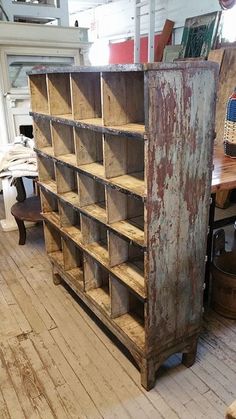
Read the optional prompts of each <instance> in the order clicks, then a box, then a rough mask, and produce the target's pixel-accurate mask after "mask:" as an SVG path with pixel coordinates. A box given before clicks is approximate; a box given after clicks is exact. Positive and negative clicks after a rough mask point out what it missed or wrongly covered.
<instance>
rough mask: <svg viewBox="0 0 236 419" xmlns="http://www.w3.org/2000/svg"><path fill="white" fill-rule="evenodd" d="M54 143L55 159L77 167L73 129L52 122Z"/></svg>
mask: <svg viewBox="0 0 236 419" xmlns="http://www.w3.org/2000/svg"><path fill="white" fill-rule="evenodd" d="M52 141H53V148H54V154H55V157H59V158H60V160H63V161H65V162H66V163H69V164H72V165H73V166H76V157H75V145H74V133H73V127H71V126H70V125H65V124H58V123H57V122H52Z"/></svg>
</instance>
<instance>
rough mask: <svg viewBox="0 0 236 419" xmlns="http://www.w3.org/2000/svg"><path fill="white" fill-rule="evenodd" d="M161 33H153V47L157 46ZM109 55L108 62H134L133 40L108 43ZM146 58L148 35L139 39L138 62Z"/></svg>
mask: <svg viewBox="0 0 236 419" xmlns="http://www.w3.org/2000/svg"><path fill="white" fill-rule="evenodd" d="M160 38H161V34H158V35H155V41H154V49H155V51H156V49H157V48H158V41H159V40H160ZM169 43H170V41H169ZM109 48H110V57H109V64H132V63H133V62H134V40H133V39H129V40H128V41H124V42H116V43H114V44H110V45H109ZM147 59H148V37H147V36H144V37H142V38H141V39H140V62H141V63H146V62H147Z"/></svg>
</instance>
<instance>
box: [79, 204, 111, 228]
mask: <svg viewBox="0 0 236 419" xmlns="http://www.w3.org/2000/svg"><path fill="white" fill-rule="evenodd" d="M82 210H84V211H86V212H87V213H88V214H89V215H91V216H92V217H94V218H96V219H97V220H99V221H101V222H103V223H106V218H107V216H106V206H105V202H99V203H97V204H91V205H86V206H85V207H82Z"/></svg>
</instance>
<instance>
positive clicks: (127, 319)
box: [113, 313, 145, 350]
mask: <svg viewBox="0 0 236 419" xmlns="http://www.w3.org/2000/svg"><path fill="white" fill-rule="evenodd" d="M113 321H114V323H116V324H117V326H119V327H120V328H121V330H123V332H124V333H125V334H126V335H127V336H128V337H129V338H130V339H131V340H132V341H133V342H134V343H135V344H136V345H137V346H138V347H139V348H140V349H141V350H144V347H145V332H144V326H143V322H142V320H141V319H140V318H139V317H138V316H137V315H136V314H134V313H126V314H123V315H122V316H120V317H117V318H115V319H113Z"/></svg>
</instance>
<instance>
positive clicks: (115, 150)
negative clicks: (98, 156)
mask: <svg viewBox="0 0 236 419" xmlns="http://www.w3.org/2000/svg"><path fill="white" fill-rule="evenodd" d="M104 168H105V177H106V178H108V179H111V180H112V182H114V183H115V184H117V185H118V186H120V187H122V188H125V189H127V190H129V191H132V192H133V193H136V194H137V195H140V196H144V193H145V185H144V141H143V140H136V139H131V138H127V137H122V136H114V135H108V134H105V135H104Z"/></svg>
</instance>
